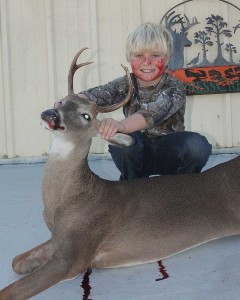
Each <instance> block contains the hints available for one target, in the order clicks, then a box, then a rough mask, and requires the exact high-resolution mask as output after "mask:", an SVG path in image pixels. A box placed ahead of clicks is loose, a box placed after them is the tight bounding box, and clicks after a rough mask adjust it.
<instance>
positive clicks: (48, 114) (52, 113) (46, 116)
mask: <svg viewBox="0 0 240 300" xmlns="http://www.w3.org/2000/svg"><path fill="white" fill-rule="evenodd" d="M41 119H42V120H45V121H47V122H49V121H51V120H52V121H54V122H56V123H57V122H59V121H60V116H59V114H58V112H57V110H56V109H48V110H45V111H43V112H42V113H41Z"/></svg>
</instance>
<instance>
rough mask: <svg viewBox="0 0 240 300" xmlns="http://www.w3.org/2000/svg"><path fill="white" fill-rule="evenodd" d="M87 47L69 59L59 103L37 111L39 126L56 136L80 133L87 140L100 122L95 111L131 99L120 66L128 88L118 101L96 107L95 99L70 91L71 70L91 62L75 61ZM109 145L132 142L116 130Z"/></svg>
mask: <svg viewBox="0 0 240 300" xmlns="http://www.w3.org/2000/svg"><path fill="white" fill-rule="evenodd" d="M86 49H88V48H83V49H81V50H80V51H79V52H78V53H77V54H76V55H75V57H74V58H73V61H72V63H71V66H70V69H69V73H68V95H67V96H66V97H65V98H64V99H62V100H61V105H60V107H58V108H55V109H50V110H46V111H44V112H43V113H42V114H41V119H42V123H43V125H44V126H45V127H46V128H47V129H49V130H51V131H55V132H56V133H57V134H58V135H59V134H61V135H64V134H65V132H67V133H68V134H67V136H68V139H69V138H70V139H71V140H75V142H76V141H77V140H79V136H81V138H82V137H83V135H84V136H86V137H88V139H89V140H90V139H91V138H92V137H94V136H97V135H98V128H99V124H100V121H99V120H98V119H97V118H96V116H97V114H98V113H104V112H112V111H114V110H117V109H118V108H120V107H122V106H123V105H125V104H126V103H128V102H129V100H130V99H131V95H132V91H133V84H132V80H131V76H130V74H129V71H128V68H127V67H125V66H123V65H122V67H123V69H124V70H125V72H126V75H127V77H128V82H129V91H128V94H127V97H126V98H125V99H124V100H123V101H121V102H120V103H117V104H113V105H111V106H108V107H99V106H97V104H96V103H95V102H90V101H89V100H88V99H85V98H83V97H81V96H79V95H77V94H75V93H74V89H73V77H74V74H75V72H76V71H77V70H78V69H79V68H81V67H83V66H85V65H88V64H91V63H92V62H85V63H81V64H77V60H78V58H79V56H80V55H81V53H82V52H83V51H84V50H86ZM109 143H110V144H114V145H117V146H130V145H131V144H132V143H133V139H132V138H131V137H130V136H128V135H126V134H122V133H117V134H116V135H115V136H114V137H112V138H111V139H110V140H109Z"/></svg>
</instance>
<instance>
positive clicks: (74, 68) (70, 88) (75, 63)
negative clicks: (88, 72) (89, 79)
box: [68, 47, 93, 95]
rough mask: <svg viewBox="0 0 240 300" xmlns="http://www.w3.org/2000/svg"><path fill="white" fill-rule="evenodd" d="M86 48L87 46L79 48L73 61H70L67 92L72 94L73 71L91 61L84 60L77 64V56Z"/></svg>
mask: <svg viewBox="0 0 240 300" xmlns="http://www.w3.org/2000/svg"><path fill="white" fill-rule="evenodd" d="M86 49H89V48H87V47H85V48H82V49H81V50H79V51H78V53H77V54H76V55H75V56H74V58H73V61H72V63H71V66H70V69H69V72H68V94H69V95H71V94H74V90H73V76H74V74H75V72H76V71H77V69H79V68H81V67H83V66H86V65H89V64H92V63H93V61H91V62H85V63H81V64H77V60H78V58H79V56H80V55H81V54H82V52H83V51H84V50H86Z"/></svg>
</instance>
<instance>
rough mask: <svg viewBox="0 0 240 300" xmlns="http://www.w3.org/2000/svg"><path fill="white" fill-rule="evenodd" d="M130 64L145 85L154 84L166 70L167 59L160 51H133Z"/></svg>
mask: <svg viewBox="0 0 240 300" xmlns="http://www.w3.org/2000/svg"><path fill="white" fill-rule="evenodd" d="M130 64H131V67H132V71H133V73H134V75H135V76H136V77H137V78H138V79H140V83H141V84H142V85H143V86H144V85H145V86H149V85H154V84H156V82H158V79H160V76H161V75H162V73H163V71H164V66H165V59H164V58H163V57H162V54H161V53H160V52H152V53H149V52H144V53H141V52H140V53H131V56H130Z"/></svg>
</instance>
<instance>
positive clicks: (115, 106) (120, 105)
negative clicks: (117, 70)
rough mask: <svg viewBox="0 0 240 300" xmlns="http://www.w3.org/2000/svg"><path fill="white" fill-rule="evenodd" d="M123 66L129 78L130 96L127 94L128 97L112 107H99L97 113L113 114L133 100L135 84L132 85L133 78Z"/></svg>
mask: <svg viewBox="0 0 240 300" xmlns="http://www.w3.org/2000/svg"><path fill="white" fill-rule="evenodd" d="M121 66H122V67H123V69H124V70H125V72H126V75H127V78H128V85H129V87H128V94H127V97H126V98H125V99H124V100H123V101H121V102H119V103H116V104H113V105H110V106H104V107H101V106H97V111H98V112H100V113H104V112H111V111H114V110H117V109H118V108H120V107H122V106H123V105H125V104H127V103H128V102H129V101H130V99H131V96H132V92H133V83H132V78H131V75H130V73H129V71H128V68H127V67H125V66H124V65H122V64H121Z"/></svg>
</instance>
